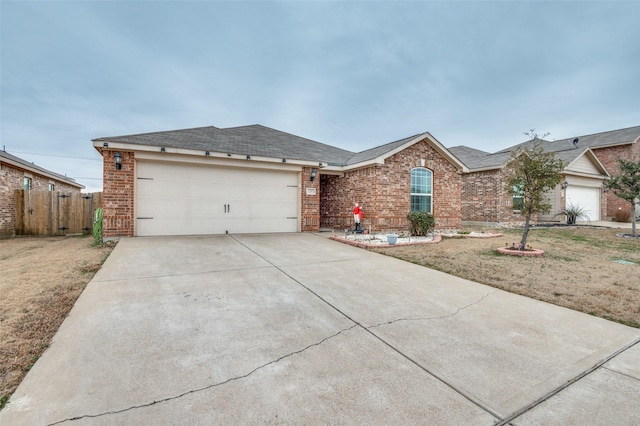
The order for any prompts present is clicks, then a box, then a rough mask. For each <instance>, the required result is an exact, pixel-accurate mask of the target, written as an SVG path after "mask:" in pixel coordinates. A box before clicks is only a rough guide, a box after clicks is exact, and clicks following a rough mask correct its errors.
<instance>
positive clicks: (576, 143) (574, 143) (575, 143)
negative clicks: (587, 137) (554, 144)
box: [573, 138, 579, 148]
mask: <svg viewBox="0 0 640 426" xmlns="http://www.w3.org/2000/svg"><path fill="white" fill-rule="evenodd" d="M578 141H579V139H578V138H575V139H574V140H573V147H574V148H577V147H578Z"/></svg>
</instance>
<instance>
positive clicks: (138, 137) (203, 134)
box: [94, 126, 282, 157]
mask: <svg viewBox="0 0 640 426" xmlns="http://www.w3.org/2000/svg"><path fill="white" fill-rule="evenodd" d="M94 141H95V142H98V141H99V142H120V143H130V144H134V145H147V146H160V147H167V148H183V149H193V150H201V151H215V152H227V153H230V154H254V155H269V156H272V157H280V156H281V154H282V153H281V152H280V151H279V150H277V149H275V148H273V147H270V146H267V145H264V144H259V143H257V142H256V141H255V140H253V139H249V138H246V137H243V136H240V135H237V134H235V133H233V132H229V131H226V130H223V129H219V128H217V127H214V126H209V127H196V128H193V129H181V130H168V131H163V132H153V133H139V134H135V135H124V136H112V137H104V138H97V139H94ZM256 149H257V150H256ZM258 151H259V152H258Z"/></svg>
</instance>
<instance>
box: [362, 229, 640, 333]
mask: <svg viewBox="0 0 640 426" xmlns="http://www.w3.org/2000/svg"><path fill="white" fill-rule="evenodd" d="M467 230H471V229H470V228H467ZM473 231H477V229H473ZM483 231H485V232H491V233H502V234H503V235H504V236H503V237H501V238H488V239H474V238H450V239H445V240H443V241H442V242H441V243H439V244H424V245H415V246H406V247H396V248H393V249H388V248H377V249H374V250H373V251H375V252H379V253H383V254H387V255H391V256H393V257H396V258H399V259H403V260H406V261H408V262H411V263H415V264H418V265H422V266H425V267H428V268H432V269H435V270H438V271H441V272H445V273H448V274H452V275H455V276H458V277H461V278H464V279H468V280H471V281H475V282H479V283H482V284H486V285H489V286H492V287H495V288H499V289H502V290H506V291H510V292H513V293H516V294H520V295H523V296H527V297H531V298H534V299H538V300H541V301H544V302H549V303H553V304H556V305H560V306H564V307H566V308H570V309H574V310H577V311H581V312H584V313H588V314H592V315H595V316H599V317H601V318H606V319H608V320H611V321H615V322H618V323H621V324H625V325H628V326H630V327H638V328H640V309H639V308H638V307H639V306H640V282H637V280H635V279H633V278H630V277H631V276H633V277H637V276H638V273H640V270H638V271H635V269H637V268H638V266H637V265H640V240H634V239H627V238H621V237H618V236H616V233H617V232H619V230H610V229H602V228H591V227H586V226H577V227H571V228H564V227H553V228H534V229H532V230H531V232H530V234H529V238H528V240H527V244H531V246H532V247H533V248H537V249H542V250H544V251H545V255H544V257H541V258H539V257H517V256H503V255H501V254H499V253H497V252H496V249H497V248H498V247H504V246H505V243H506V244H507V245H509V246H510V245H511V243H512V242H514V241H515V242H516V243H518V242H519V241H520V237H521V235H522V231H521V230H514V229H510V230H509V229H493V230H490V229H483ZM613 259H624V260H627V261H629V262H634V264H635V265H624V264H620V263H616V262H614V261H612V260H613Z"/></svg>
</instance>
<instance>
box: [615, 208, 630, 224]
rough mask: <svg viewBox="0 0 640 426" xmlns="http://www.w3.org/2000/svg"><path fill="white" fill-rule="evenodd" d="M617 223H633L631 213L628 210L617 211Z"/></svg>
mask: <svg viewBox="0 0 640 426" xmlns="http://www.w3.org/2000/svg"><path fill="white" fill-rule="evenodd" d="M616 222H625V223H626V222H631V213H630V212H628V211H627V210H618V211H616Z"/></svg>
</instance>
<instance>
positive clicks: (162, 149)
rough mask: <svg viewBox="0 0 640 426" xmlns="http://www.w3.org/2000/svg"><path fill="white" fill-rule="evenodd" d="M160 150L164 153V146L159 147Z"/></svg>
mask: <svg viewBox="0 0 640 426" xmlns="http://www.w3.org/2000/svg"><path fill="white" fill-rule="evenodd" d="M160 152H161V153H163V154H164V152H165V149H164V146H163V147H162V148H160Z"/></svg>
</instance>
